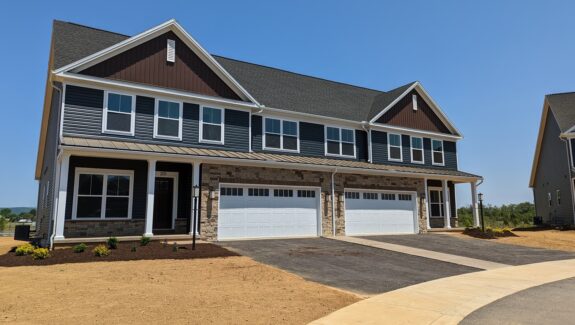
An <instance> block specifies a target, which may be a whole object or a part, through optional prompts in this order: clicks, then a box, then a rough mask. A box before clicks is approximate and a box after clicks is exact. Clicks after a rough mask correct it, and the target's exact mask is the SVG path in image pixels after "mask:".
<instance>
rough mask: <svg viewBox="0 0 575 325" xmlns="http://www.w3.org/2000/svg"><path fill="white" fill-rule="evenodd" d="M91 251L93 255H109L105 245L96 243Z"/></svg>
mask: <svg viewBox="0 0 575 325" xmlns="http://www.w3.org/2000/svg"><path fill="white" fill-rule="evenodd" d="M92 253H94V256H98V257H103V256H108V255H110V249H108V247H107V246H106V245H98V246H96V248H94V250H93V251H92Z"/></svg>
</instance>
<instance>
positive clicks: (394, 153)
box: [387, 133, 403, 161]
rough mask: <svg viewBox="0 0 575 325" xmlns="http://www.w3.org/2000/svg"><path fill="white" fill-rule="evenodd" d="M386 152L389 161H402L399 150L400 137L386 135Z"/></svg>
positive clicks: (393, 134) (401, 153)
mask: <svg viewBox="0 0 575 325" xmlns="http://www.w3.org/2000/svg"><path fill="white" fill-rule="evenodd" d="M387 152H388V156H389V157H388V159H389V160H390V161H403V152H402V149H401V135H400V134H395V133H388V134H387Z"/></svg>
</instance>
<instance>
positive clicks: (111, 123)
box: [102, 92, 135, 135]
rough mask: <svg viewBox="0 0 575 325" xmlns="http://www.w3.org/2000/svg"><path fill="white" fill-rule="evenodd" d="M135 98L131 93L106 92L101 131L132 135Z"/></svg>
mask: <svg viewBox="0 0 575 325" xmlns="http://www.w3.org/2000/svg"><path fill="white" fill-rule="evenodd" d="M134 116H135V99H134V96H132V95H126V94H120V93H113V92H106V95H105V98H104V115H103V118H102V123H103V125H102V132H103V133H113V134H124V135H134V125H135V118H134Z"/></svg>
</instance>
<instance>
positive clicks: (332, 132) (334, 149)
mask: <svg viewBox="0 0 575 325" xmlns="http://www.w3.org/2000/svg"><path fill="white" fill-rule="evenodd" d="M325 139H326V144H325V147H326V148H325V151H326V154H327V155H336V156H348V157H355V132H354V130H351V129H342V128H334V127H326V130H325Z"/></svg>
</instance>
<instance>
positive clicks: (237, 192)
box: [220, 187, 244, 196]
mask: <svg viewBox="0 0 575 325" xmlns="http://www.w3.org/2000/svg"><path fill="white" fill-rule="evenodd" d="M220 195H223V196H244V189H243V188H237V187H222V188H221V189H220Z"/></svg>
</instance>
